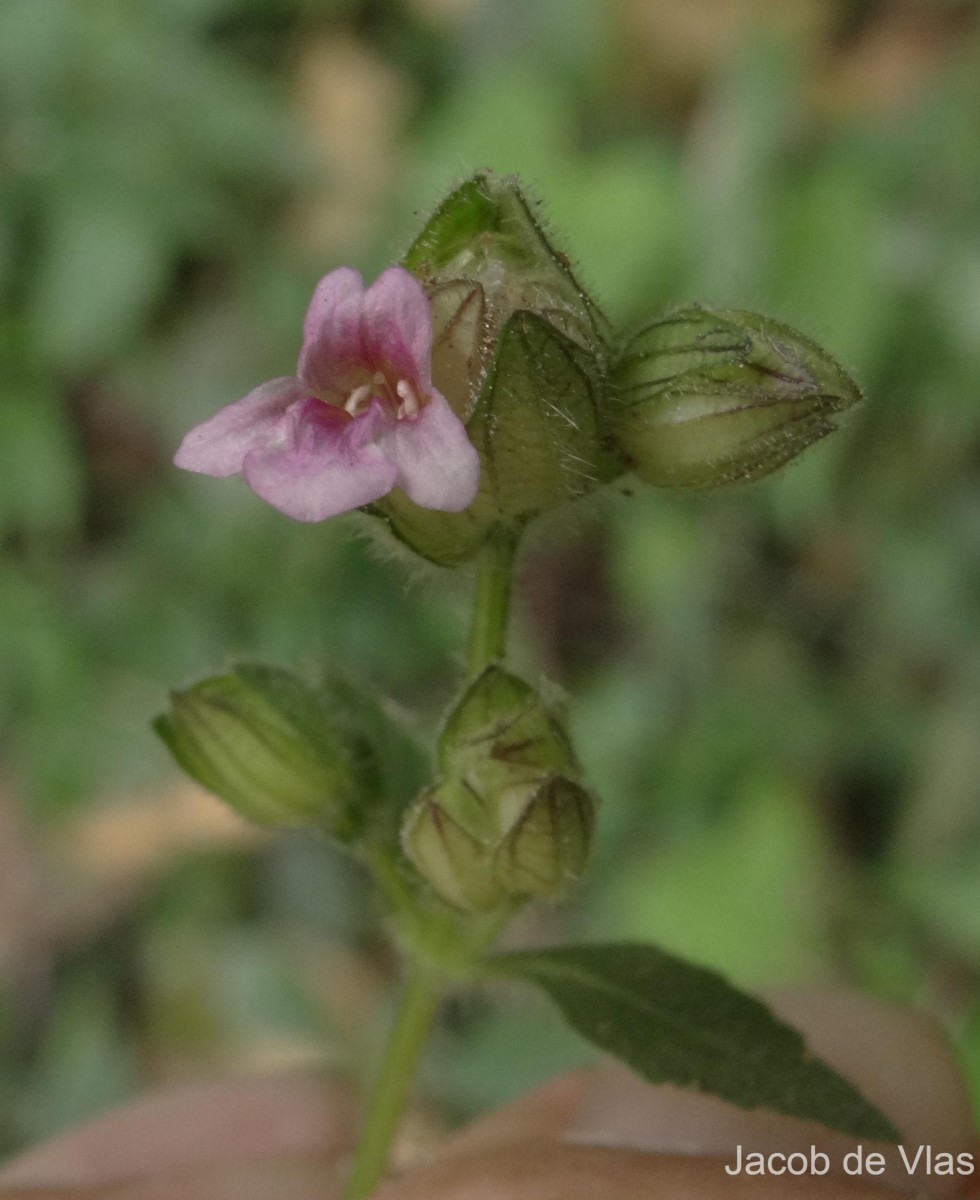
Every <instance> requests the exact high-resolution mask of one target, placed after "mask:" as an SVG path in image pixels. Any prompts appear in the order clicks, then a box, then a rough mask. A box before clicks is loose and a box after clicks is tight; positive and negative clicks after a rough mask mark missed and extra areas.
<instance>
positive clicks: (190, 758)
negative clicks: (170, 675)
mask: <svg viewBox="0 0 980 1200" xmlns="http://www.w3.org/2000/svg"><path fill="white" fill-rule="evenodd" d="M154 728H155V729H156V731H157V733H158V734H159V735H160V737H161V738H162V739H163V740H164V742H166V744H167V746H168V748H169V749H170V752H171V753H172V754H173V756H174V758H175V759H176V760H177V762H178V763H179V764H180V765H181V766H182V767H183V768H184V770H185V771H186V772H187V773H188V774H189V775H190V776H191V777H192V778H194V779H196V780H197V782H198V783H200V784H201V785H202V786H203V787H205V788H207V789H208V791H210V792H213V793H214V794H215V795H216V796H220V797H221V799H222V800H224V801H225V802H226V803H227V804H229V805H230V806H231V807H232V808H233V809H235V811H236V812H238V813H240V814H241V815H242V816H243V817H247V818H248V819H249V820H252V821H257V822H258V823H259V824H260V825H272V826H288V825H319V826H320V827H321V828H324V829H326V830H327V831H328V832H330V833H332V834H334V835H335V836H336V837H339V838H342V839H349V838H350V837H352V836H353V834H354V833H355V832H356V829H357V825H358V821H357V819H356V816H355V811H354V805H353V798H354V796H355V794H356V785H355V779H354V773H353V769H352V766H351V761H350V758H349V755H348V753H347V749H346V746H345V745H344V744H343V743H342V742H341V740H340V739H339V737H338V736H337V734H336V733H335V731H334V729H333V727H332V725H331V722H330V720H329V717H328V715H327V713H326V712H325V710H324V708H323V706H322V704H321V702H320V701H319V700H318V698H317V696H316V694H315V693H314V692H312V691H311V690H310V689H309V688H308V687H307V686H306V685H305V684H304V683H303V682H302V681H301V680H299V679H297V678H296V677H295V676H293V675H291V674H290V673H289V672H288V671H284V670H281V669H280V668H277V667H264V666H254V665H249V666H240V667H236V668H235V669H234V670H233V671H232V672H231V673H230V674H228V675H221V676H218V677H216V678H212V679H204V680H202V681H201V682H200V683H196V684H194V686H193V687H189V688H187V689H185V690H184V691H179V692H173V693H171V707H170V711H169V712H167V713H164V714H163V715H162V716H160V717H158V718H157V720H156V722H155V723H154Z"/></svg>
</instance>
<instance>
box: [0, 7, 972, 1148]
mask: <svg viewBox="0 0 980 1200" xmlns="http://www.w3.org/2000/svg"><path fill="white" fill-rule="evenodd" d="M977 15H978V14H977V6H976V5H975V4H973V3H953V2H942V0H833V2H831V0H605V2H603V0H140V2H139V3H133V2H132V0H0V547H2V563H0V664H2V665H0V739H2V747H3V762H2V766H0V772H2V774H0V973H2V974H0V1148H5V1149H12V1148H15V1147H17V1146H19V1145H22V1144H24V1143H25V1142H27V1141H29V1140H31V1139H34V1138H37V1137H39V1136H42V1135H44V1134H45V1133H48V1132H50V1131H52V1130H54V1129H57V1128H60V1127H62V1126H64V1125H65V1124H67V1123H69V1122H71V1121H73V1120H76V1119H79V1118H81V1117H83V1116H85V1115H87V1114H89V1113H91V1112H93V1111H96V1110H97V1109H99V1108H100V1107H102V1106H104V1105H106V1104H108V1103H110V1102H112V1101H114V1100H117V1099H120V1098H123V1097H125V1096H127V1095H131V1094H133V1093H134V1092H135V1091H137V1090H139V1089H142V1088H145V1087H147V1086H150V1085H152V1084H154V1083H157V1082H160V1081H165V1080H169V1079H174V1078H180V1077H182V1076H187V1075H196V1074H204V1073H207V1072H211V1071H218V1070H225V1069H238V1068H245V1067H249V1066H277V1065H286V1064H291V1063H316V1062H326V1063H327V1064H328V1065H336V1066H338V1067H340V1068H342V1069H344V1068H346V1066H348V1065H349V1063H350V1060H351V1059H352V1058H359V1059H361V1060H364V1061H368V1060H372V1059H373V1057H374V1056H375V1055H376V1053H377V1035H378V1029H379V1021H380V1020H381V1017H382V1015H383V1011H384V1007H385V1004H386V1003H387V1001H386V1000H385V999H384V997H385V995H386V993H387V991H388V989H389V987H390V984H391V981H392V977H393V971H394V964H393V962H392V959H391V957H390V954H389V952H388V951H387V950H386V949H385V946H384V942H383V939H382V937H381V936H380V933H379V930H378V928H377V923H376V920H375V913H374V912H373V910H372V908H371V906H370V903H369V902H368V901H367V898H366V896H365V894H364V890H363V887H362V883H361V881H360V880H359V878H358V877H357V875H356V874H355V873H353V872H352V871H351V869H350V868H348V867H347V866H346V865H345V864H344V863H343V862H342V861H340V860H339V858H338V857H337V856H336V855H335V854H334V853H333V852H332V851H331V850H330V848H329V847H327V846H324V845H321V844H319V843H317V842H315V841H313V840H311V839H305V838H302V837H289V838H283V839H277V840H274V841H269V840H266V839H264V838H258V837H256V836H253V835H252V834H251V833H250V832H249V831H246V830H244V829H242V828H241V827H240V826H239V825H238V824H237V823H236V822H235V821H234V820H233V819H232V818H231V817H230V816H227V815H226V814H224V813H223V811H222V810H221V809H220V808H219V806H218V804H217V802H215V801H213V800H211V799H210V798H208V797H205V796H203V795H202V794H200V793H199V792H197V791H196V790H195V789H194V788H192V787H191V786H190V785H188V784H186V783H184V782H183V781H181V780H180V779H179V778H178V777H177V776H176V773H175V770H174V768H173V767H172V765H171V764H170V762H169V761H168V759H167V757H166V755H165V752H164V750H163V749H162V747H161V746H160V745H158V744H157V743H156V742H155V741H154V739H153V736H152V734H151V733H150V730H149V721H150V719H151V718H152V716H153V715H154V714H155V713H156V712H157V711H158V710H159V708H160V706H161V703H162V699H163V696H164V694H165V692H166V689H167V688H168V687H169V686H173V685H176V684H180V683H183V682H185V681H187V680H189V679H190V678H193V677H194V676H196V675H200V674H203V673H205V672H207V671H209V670H213V669H215V668H219V667H221V666H222V665H223V664H224V663H226V662H228V661H229V660H230V659H232V658H233V657H235V656H249V655H251V656H257V657H261V658H265V659H271V660H279V661H282V662H284V663H287V664H290V665H293V666H298V667H300V668H301V669H306V670H309V671H310V672H315V670H316V667H317V663H318V662H320V661H322V660H323V659H330V660H331V661H334V662H339V663H341V664H344V665H346V666H347V667H348V668H350V669H351V670H352V671H354V672H356V673H357V674H358V675H359V676H360V677H361V678H362V679H364V680H366V681H367V682H369V683H370V684H372V685H373V686H375V687H377V688H378V689H380V690H381V691H383V692H384V693H385V694H386V695H387V696H389V697H390V698H391V699H392V700H393V701H395V702H396V703H398V704H400V705H402V706H403V708H404V710H405V711H406V712H407V713H408V714H410V715H411V716H412V718H413V719H417V720H418V721H419V723H420V724H421V725H423V726H424V723H425V722H426V721H432V720H434V718H435V716H436V715H437V714H438V713H439V711H440V709H441V708H442V707H443V706H444V705H445V704H446V702H447V701H448V699H449V697H450V696H451V695H452V690H453V687H454V686H455V683H456V680H457V671H458V665H459V661H458V655H459V650H460V646H461V644H462V639H463V635H464V624H465V600H466V589H467V581H466V580H465V579H463V580H455V579H447V578H446V577H440V576H433V575H429V574H423V573H421V572H415V573H412V572H406V571H405V570H404V569H403V566H402V564H400V563H398V562H395V561H393V560H391V559H389V558H388V557H386V556H385V555H384V554H381V555H379V554H378V553H377V552H376V549H375V548H373V547H372V546H371V545H370V544H369V543H368V542H367V541H366V540H365V539H363V538H360V537H356V536H352V534H353V533H355V532H356V528H357V527H356V525H352V524H351V523H349V522H345V521H338V522H332V523H328V524H326V525H323V526H314V527H301V526H298V525H293V524H291V523H290V522H288V521H287V520H286V519H285V518H283V517H280V516H279V515H278V514H277V513H275V512H273V511H272V510H271V509H268V508H266V507H265V506H264V505H262V504H261V503H260V502H259V501H258V500H257V499H256V498H255V497H254V496H253V495H252V494H251V493H249V492H248V491H247V490H246V489H244V488H243V487H241V486H239V485H238V484H235V483H219V482H216V481H214V480H209V479H203V478H198V477H189V476H182V475H181V474H180V473H179V472H177V471H176V470H174V469H173V468H172V467H171V466H170V463H169V459H170V455H171V454H172V452H173V449H174V447H175V446H176V444H177V442H178V441H179V438H180V436H181V434H182V433H183V432H184V431H185V430H186V429H187V428H188V427H190V426H191V425H192V424H194V423H196V422H197V421H199V420H201V419H203V418H204V417H205V416H207V415H210V414H211V413H212V412H213V411H214V410H215V409H216V408H217V407H219V406H220V405H222V404H224V403H227V402H229V401H230V400H232V399H235V398H237V397H238V396H240V395H242V394H244V392H245V391H247V390H249V389H250V388H251V387H252V386H254V385H255V384H256V383H258V382H260V381H262V380H264V379H268V378H271V377H273V376H276V375H282V374H288V373H289V372H290V371H291V370H292V369H293V363H294V360H295V355H296V353H297V350H298V345H299V336H300V326H301V321H302V315H303V312H304V311H305V307H306V303H307V301H308V298H309V295H310V293H311V290H312V286H313V284H314V283H315V281H316V280H317V279H318V278H319V277H320V276H321V275H323V274H324V273H325V272H326V271H328V270H330V269H331V268H333V267H335V266H337V265H339V264H341V263H346V264H350V265H353V266H356V267H358V268H360V269H361V270H363V271H364V272H365V274H366V275H367V276H368V277H370V276H372V275H374V274H375V273H376V272H377V271H378V270H380V269H381V268H382V267H383V266H385V265H386V264H388V263H389V262H391V261H393V260H396V259H397V258H398V256H399V255H400V253H401V252H402V251H403V250H404V249H405V248H406V247H407V245H408V243H409V241H410V240H411V237H412V236H413V234H414V232H415V230H416V229H417V227H418V225H419V223H420V220H421V219H422V218H423V217H424V216H425V215H426V213H427V210H428V209H429V208H430V207H431V206H432V205H433V204H434V203H435V202H436V201H437V200H438V199H439V198H440V196H441V195H442V194H443V192H444V191H445V190H446V189H447V188H448V186H449V185H450V184H451V183H453V182H455V181H456V180H458V179H459V178H461V177H462V176H464V175H465V174H466V173H468V172H469V171H471V170H473V169H476V168H478V167H483V166H490V167H493V168H494V169H496V170H498V171H500V172H509V171H516V172H519V173H520V174H522V175H523V176H524V178H525V179H526V181H527V182H528V183H529V184H530V185H531V186H532V187H533V188H534V189H535V190H537V191H538V192H539V194H540V195H541V196H542V197H543V198H544V199H545V200H546V201H547V211H548V213H549V214H550V216H551V218H552V219H553V223H554V226H555V230H556V232H558V234H559V235H560V236H561V237H563V238H564V241H565V244H566V246H567V247H568V248H569V249H570V250H571V252H572V254H573V255H574V256H575V257H576V259H577V260H578V261H579V263H580V265H581V268H582V272H583V274H584V276H585V278H586V280H587V281H588V282H590V283H591V284H592V285H594V287H595V289H596V292H597V294H598V296H599V297H600V299H601V300H602V302H603V303H604V304H605V306H606V308H607V311H608V312H609V314H610V315H611V316H612V317H613V318H614V319H615V320H616V321H618V322H621V323H624V324H626V323H628V322H630V321H632V320H637V319H640V318H642V317H643V316H645V315H647V314H650V313H653V312H656V311H658V310H660V309H662V308H663V307H665V306H667V305H668V304H671V303H674V302H682V301H687V300H690V299H702V300H705V301H707V302H709V303H713V304H718V305H733V306H739V307H745V308H752V309H758V310H762V311H765V312H769V313H772V314H773V315H777V316H779V317H781V318H783V319H785V320H788V321H790V322H792V323H794V324H796V325H798V326H799V327H800V328H802V329H804V330H805V331H806V332H808V333H809V334H810V335H811V336H813V337H815V338H817V339H818V340H820V341H822V342H823V343H825V344H826V345H827V346H828V348H830V349H831V350H832V351H833V352H834V353H835V354H836V355H837V356H838V357H839V358H840V359H841V360H842V361H843V362H844V363H845V364H846V365H847V366H848V367H849V368H851V369H852V370H853V371H854V372H855V374H856V375H857V376H858V378H859V379H860V380H861V381H862V382H863V384H864V386H865V387H866V389H867V392H868V400H867V403H866V404H865V405H864V406H863V408H862V409H861V410H860V411H859V412H857V413H856V415H854V416H853V417H852V418H851V419H850V421H849V422H848V424H847V427H846V429H845V431H844V432H843V433H842V434H840V435H838V436H837V437H836V438H835V439H833V441H832V443H827V444H824V445H822V446H821V447H820V448H819V449H818V450H816V451H814V452H813V453H811V455H810V456H809V457H807V458H806V459H805V460H804V461H803V462H802V463H801V464H799V465H797V466H795V467H793V468H792V469H790V470H789V471H787V472H785V473H784V474H783V475H782V476H780V477H778V478H777V479H775V480H771V481H769V482H767V483H766V484H764V485H762V486H759V487H756V488H753V489H749V490H745V491H738V490H733V491H731V492H715V493H712V494H711V495H707V496H690V497H688V496H685V497H676V496H673V495H668V494H665V493H654V492H652V491H649V490H646V489H644V488H641V487H637V488H630V489H627V490H629V491H630V492H631V493H632V494H630V495H623V494H619V493H616V494H614V495H612V496H610V497H608V498H606V499H605V500H604V502H603V503H602V504H599V505H595V506H593V507H592V508H590V509H589V511H588V512H587V513H584V514H583V515H582V517H581V519H580V520H578V521H577V522H576V523H575V524H574V527H573V528H570V529H551V530H550V531H549V535H548V536H547V537H544V536H541V537H539V538H537V539H536V540H534V541H533V542H532V544H531V545H530V547H529V548H528V551H527V553H526V555H525V557H524V560H523V564H522V571H521V587H520V593H519V604H518V611H517V614H516V618H515V622H516V624H515V637H516V643H517V646H518V653H517V661H518V663H519V665H520V666H521V668H522V669H523V670H525V671H526V672H527V673H528V675H529V678H536V677H537V676H538V675H540V674H542V673H543V674H546V675H548V676H550V677H552V678H555V679H557V680H558V681H559V682H560V683H561V684H562V685H563V686H564V687H565V688H566V689H567V690H568V691H569V692H570V693H571V694H572V696H573V697H574V710H573V711H574V725H575V733H576V736H577V741H578V745H579V748H580V751H581V755H582V757H583V759H584V761H585V763H586V765H587V767H588V769H589V771H590V774H591V778H592V780H593V782H594V784H595V786H596V788H597V790H598V791H599V793H600V794H601V796H602V798H603V802H604V810H603V814H602V821H601V828H600V838H599V845H598V847H597V851H596V855H595V864H594V869H593V871H592V873H591V875H590V878H589V882H588V885H587V886H586V887H585V888H584V889H583V891H582V893H581V894H580V895H579V896H578V898H577V899H576V900H575V902H574V903H573V904H572V905H571V906H570V908H569V909H568V910H567V911H562V912H561V913H557V914H556V913H550V912H544V913H538V914H536V915H534V916H532V917H529V918H528V920H527V922H526V924H525V928H524V931H523V934H522V936H526V937H531V938H537V939H548V938H557V937H560V936H565V935H566V934H576V935H578V936H596V937H598V936H605V937H614V936H627V935H628V936H635V937H647V938H651V939H656V940H658V941H660V942H661V943H662V944H665V945H666V946H668V947H670V948H672V949H674V950H677V951H680V952H682V953H684V954H687V955H689V956H690V957H692V958H695V959H697V960H698V961H700V962H703V963H706V964H711V965H715V966H717V967H719V968H722V969H724V970H725V971H726V972H728V973H729V974H730V975H731V977H732V978H734V979H735V980H736V981H738V982H740V983H743V984H746V985H750V986H751V985H761V984H763V983H787V982H789V983H806V982H813V981H825V980H835V981H842V982H847V983H854V984H857V985H860V986H862V987H865V988H868V989H872V990H874V991H877V992H879V993H882V994H885V995H890V996H896V997H899V998H902V999H905V1000H909V1001H911V1002H914V1003H916V1004H919V1005H922V1006H924V1007H926V1008H929V1009H931V1010H933V1011H934V1012H936V1013H937V1014H938V1015H939V1016H940V1018H941V1019H943V1020H944V1021H945V1022H946V1023H947V1025H948V1027H949V1029H950V1031H951V1033H952V1035H953V1036H954V1037H955V1038H956V1039H957V1041H958V1042H959V1044H960V1045H961V1047H962V1050H963V1054H964V1061H965V1062H966V1064H967V1066H968V1068H969V1069H970V1070H971V1071H972V1073H973V1076H974V1084H975V1085H976V1086H977V1089H978V1091H980V1007H978V996H980V992H978V981H980V804H978V800H980V736H978V734H980V638H978V633H980V402H978V390H980V33H978V25H980V22H978V19H977ZM621 491H622V489H620V492H621ZM407 576H409V577H410V578H411V580H412V581H413V583H412V587H411V588H410V589H408V590H406V586H405V583H406V577H407ZM324 1046H325V1047H326V1050H324ZM582 1053H583V1051H582V1050H581V1048H580V1047H579V1046H578V1045H577V1044H576V1043H574V1041H573V1040H572V1039H571V1036H570V1035H568V1036H566V1035H564V1034H562V1033H560V1032H558V1031H557V1030H556V1029H554V1027H553V1026H552V1024H551V1023H550V1016H549V1014H546V1013H544V1012H543V1011H541V1010H540V1009H539V1008H538V1007H535V1006H529V1007H528V1008H526V1009H521V1008H515V1007H507V1005H506V1004H505V1005H504V1006H503V1007H501V1005H500V1004H499V1003H497V1002H496V1001H494V1002H493V1003H491V1002H490V1000H488V999H486V998H479V999H477V1000H468V1001H465V1002H457V1003H455V1004H454V1005H453V1006H451V1008H450V1011H449V1013H448V1014H447V1021H446V1022H445V1026H444V1028H443V1030H442V1031H441V1033H440V1035H439V1038H438V1039H437V1042H436V1044H435V1046H434V1051H433V1054H432V1055H431V1057H430V1060H429V1078H428V1083H429V1094H430V1096H431V1098H432V1100H433V1106H432V1109H431V1112H430V1113H429V1118H428V1119H429V1121H430V1123H435V1124H438V1123H439V1122H440V1121H442V1120H445V1119H451V1118H455V1117H458V1116H461V1115H464V1114H466V1113H468V1112H471V1111H473V1110H475V1109H476V1108H478V1107H481V1106H483V1105H486V1104H489V1103H492V1102H494V1101H495V1100H497V1099H500V1098H502V1097H505V1096H508V1095H512V1094H514V1093H515V1092H517V1091H519V1090H520V1089H521V1088H523V1087H524V1086H526V1085H527V1084H529V1083H531V1082H533V1081H534V1080H536V1079H539V1078H541V1077H542V1076H544V1075H547V1074H549V1073H550V1072H552V1071H554V1070H557V1069H559V1068H560V1067H561V1066H562V1065H564V1064H566V1063H569V1062H573V1061H576V1060H577V1059H578V1058H580V1057H581V1055H582Z"/></svg>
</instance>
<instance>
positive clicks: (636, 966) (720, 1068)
mask: <svg viewBox="0 0 980 1200" xmlns="http://www.w3.org/2000/svg"><path fill="white" fill-rule="evenodd" d="M485 966H486V968H487V970H488V971H489V972H490V973H492V974H494V975H503V976H512V977H515V978H520V979H523V980H525V981H526V982H528V983H532V984H534V985H535V986H536V987H539V988H541V989H542V991H544V992H545V993H546V994H547V995H548V996H549V997H550V999H551V1000H552V1001H554V1003H555V1004H556V1005H557V1006H558V1008H559V1009H560V1010H561V1012H562V1015H563V1016H564V1017H565V1019H566V1020H567V1021H568V1023H569V1025H571V1026H572V1028H573V1029H575V1030H576V1031H577V1032H578V1033H580V1034H581V1035H582V1037H584V1038H586V1039H588V1041H590V1042H592V1043H593V1044H594V1045H596V1046H599V1047H600V1048H601V1049H603V1050H605V1051H607V1052H608V1053H610V1054H612V1055H614V1056H615V1057H616V1058H619V1059H621V1060H622V1061H623V1062H624V1063H626V1064H627V1066H629V1067H631V1068H632V1069H633V1070H634V1071H636V1072H637V1074H639V1075H641V1076H643V1078H645V1079H647V1080H649V1081H650V1082H651V1083H673V1084H678V1085H680V1086H682V1087H689V1088H693V1089H695V1090H697V1091H702V1092H707V1093H709V1094H711V1095H714V1096H719V1097H720V1098H721V1099H723V1100H727V1101H729V1102H731V1103H733V1104H737V1105H738V1106H739V1107H740V1108H747V1109H752V1108H768V1109H772V1110H773V1111H775V1112H779V1113H785V1114H787V1115H789V1116H794V1117H802V1118H804V1119H805V1120H811V1121H819V1122H820V1123H821V1124H823V1125H828V1126H830V1127H831V1128H833V1129H839V1130H841V1131H842V1132H844V1133H847V1134H850V1135H852V1136H854V1137H861V1138H873V1139H876V1140H882V1141H897V1140H898V1136H899V1135H898V1133H897V1131H896V1130H895V1128H894V1127H893V1126H892V1124H891V1122H890V1121H888V1120H887V1118H885V1117H883V1116H882V1115H881V1114H880V1113H879V1112H878V1111H877V1110H876V1109H874V1108H873V1107H872V1106H871V1105H870V1104H869V1103H868V1102H867V1101H866V1100H865V1099H864V1097H863V1096H862V1095H861V1094H860V1093H859V1092H858V1091H857V1089H856V1088H855V1087H854V1086H853V1085H852V1084H850V1083H848V1081H847V1080H846V1079H843V1078H842V1077H841V1076H840V1075H838V1074H837V1073H836V1072H835V1071H833V1070H831V1068H830V1067H828V1066H826V1065H825V1064H824V1063H822V1062H820V1061H819V1060H818V1059H815V1058H813V1057H812V1056H811V1054H810V1052H809V1050H808V1049H807V1046H806V1043H805V1042H804V1040H803V1038H802V1037H801V1036H800V1034H799V1033H797V1031H796V1030H795V1029H792V1028H791V1027H790V1026H788V1025H786V1024H784V1023H783V1022H782V1021H780V1020H779V1019H778V1018H777V1017H775V1016H774V1015H773V1013H772V1012H770V1010H769V1009H768V1008H767V1007H766V1006H765V1005H764V1004H763V1003H762V1002H761V1001H760V1000H757V999H756V998H755V997H753V996H749V995H747V994H746V993H744V992H740V991H738V990H737V989H736V988H733V987H732V986H731V985H730V984H729V983H727V982H726V981H725V979H724V978H722V976H721V975H718V974H717V973H716V972H714V971H708V970H705V969H704V968H703V967H697V966H694V965H692V964H691V963H687V962H684V960H683V959H679V958H675V957H674V956H673V955H670V954H666V953H665V952H664V951H662V950H658V949H657V948H656V947H654V946H645V945H642V944H639V943H630V942H623V943H616V944H611V945H592V946H566V947H562V948H560V949H554V950H544V951H538V952H533V953H518V954H505V955H498V956H496V957H494V958H491V959H489V960H487V962H486V964H485Z"/></svg>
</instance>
